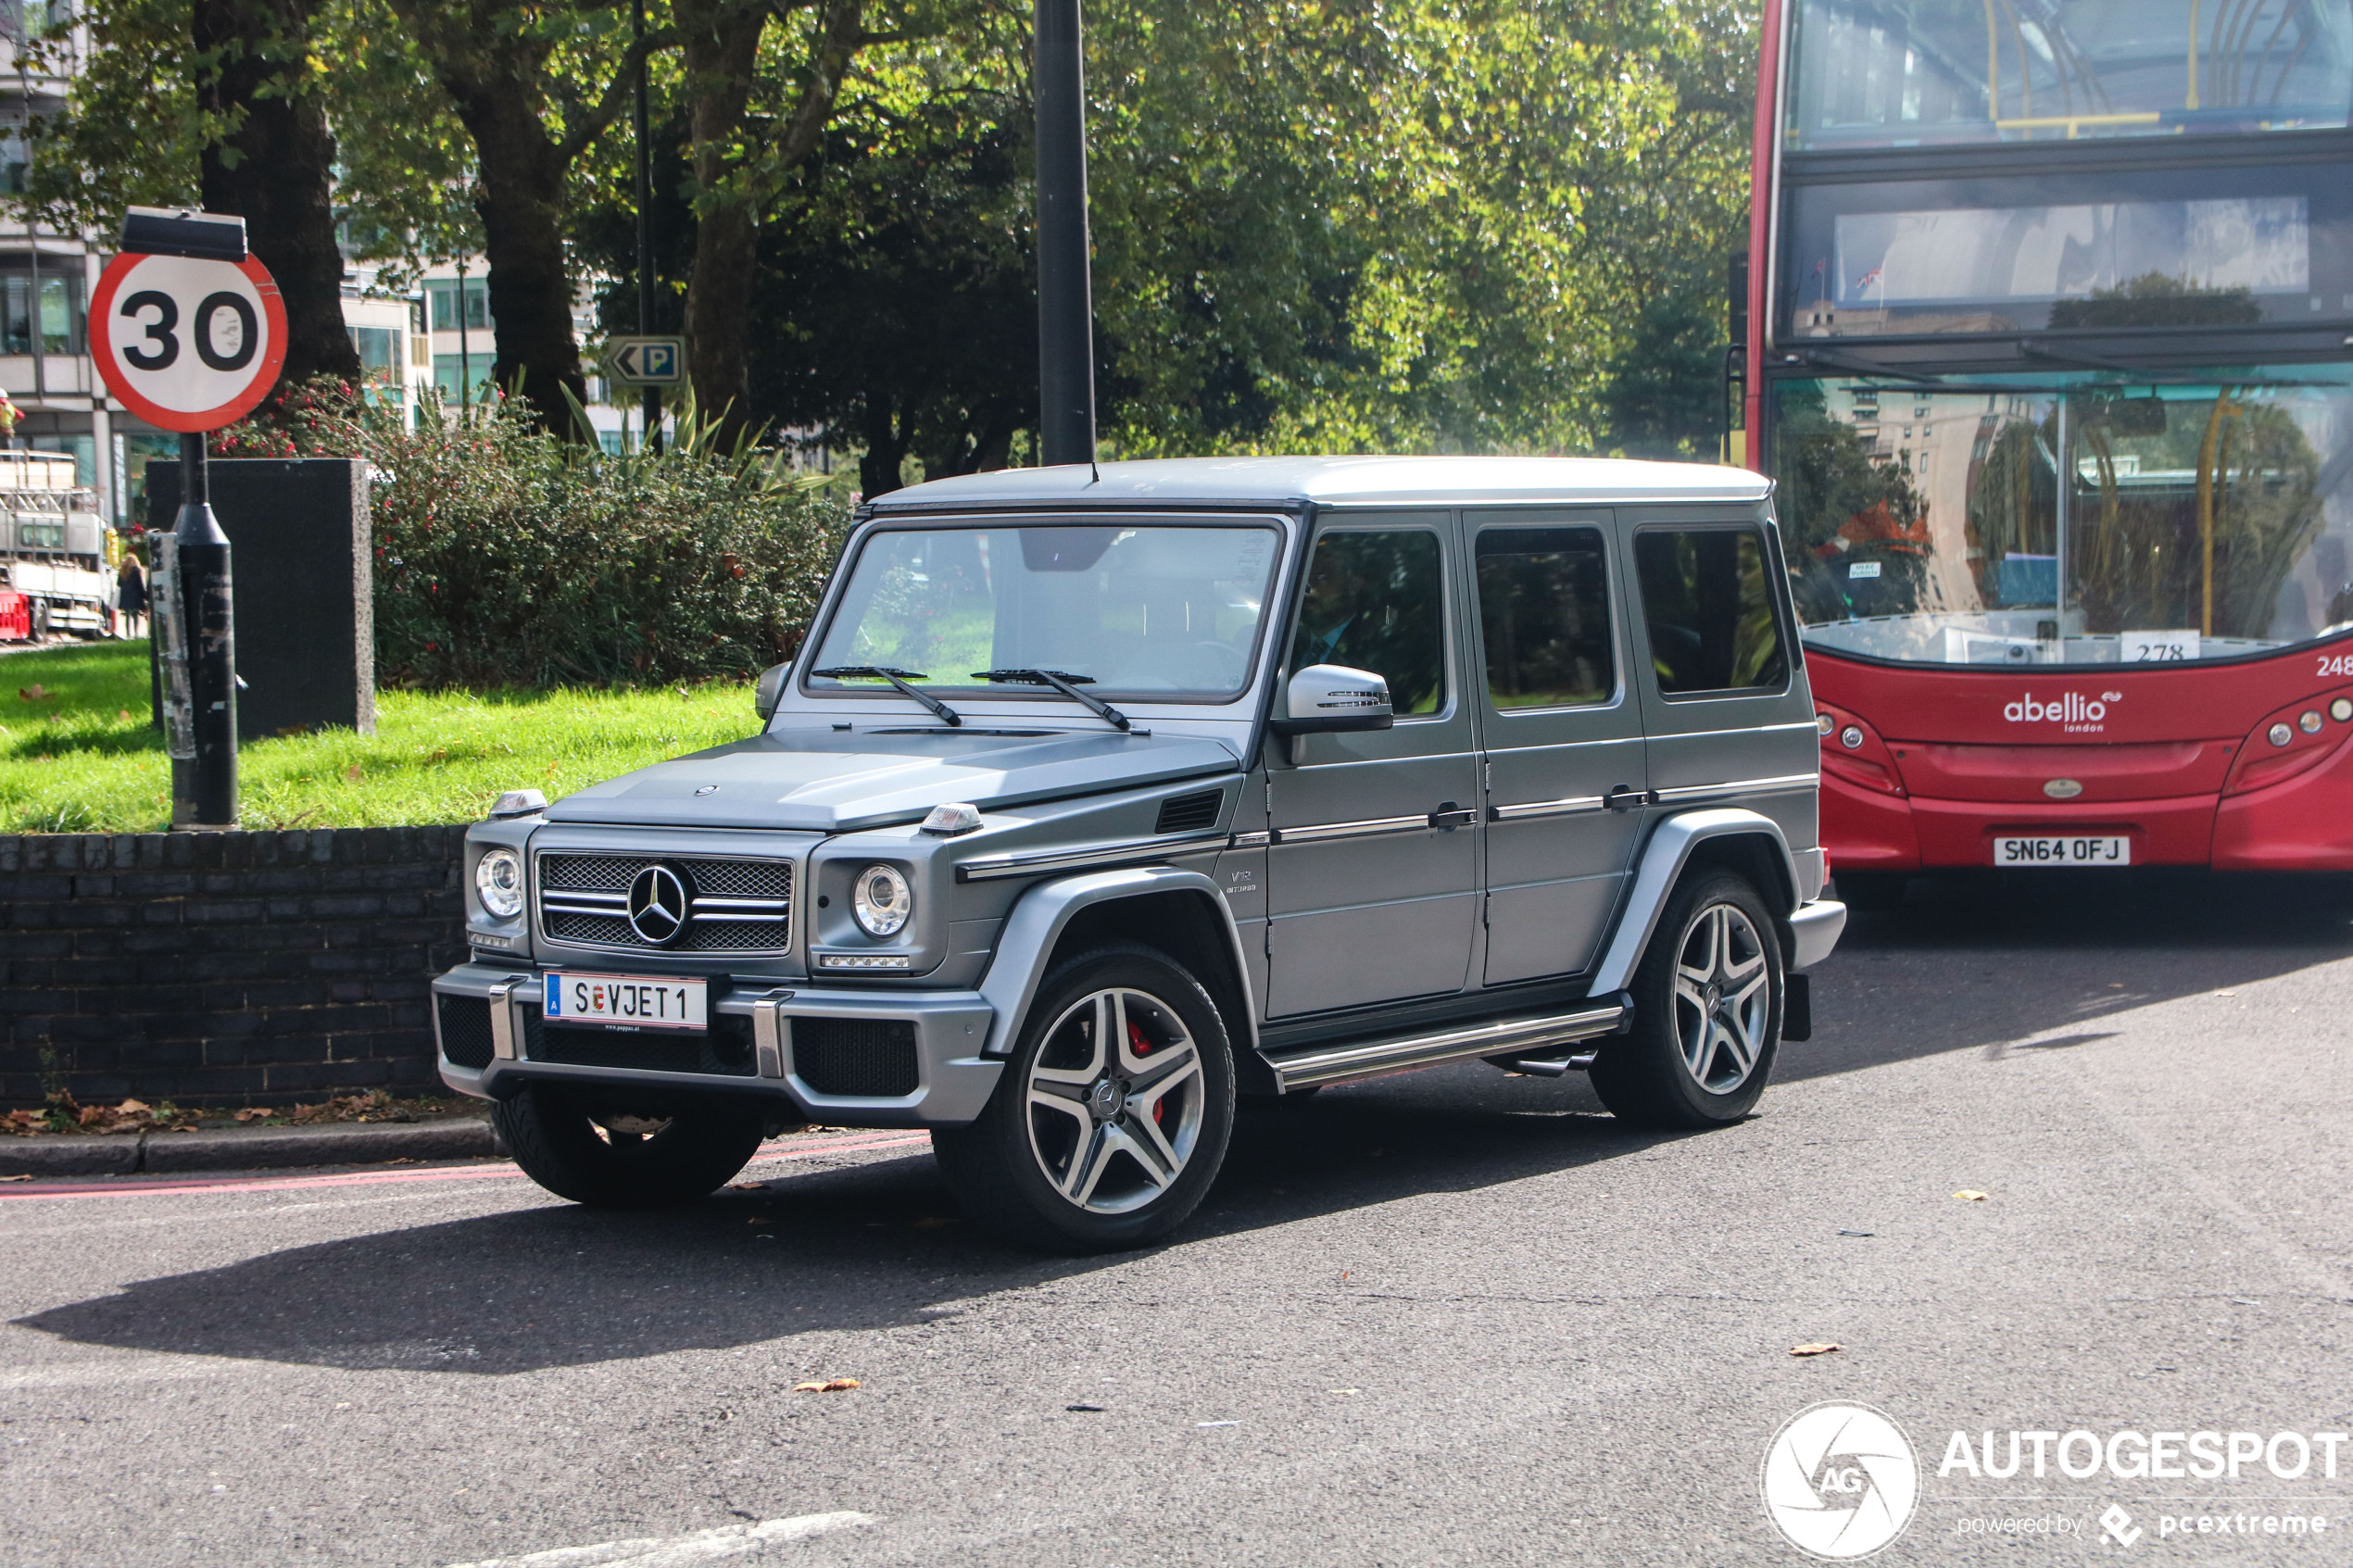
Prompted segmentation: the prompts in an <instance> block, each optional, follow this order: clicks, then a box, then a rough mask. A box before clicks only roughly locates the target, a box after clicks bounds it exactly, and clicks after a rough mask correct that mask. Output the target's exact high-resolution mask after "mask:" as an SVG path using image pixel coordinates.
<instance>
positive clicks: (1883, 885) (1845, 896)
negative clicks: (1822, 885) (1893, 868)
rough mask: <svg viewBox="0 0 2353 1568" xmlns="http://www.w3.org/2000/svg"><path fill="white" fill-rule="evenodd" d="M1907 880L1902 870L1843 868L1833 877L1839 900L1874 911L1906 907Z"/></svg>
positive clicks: (1851, 907)
mask: <svg viewBox="0 0 2353 1568" xmlns="http://www.w3.org/2000/svg"><path fill="white" fill-rule="evenodd" d="M1831 885H1832V887H1833V888H1835V889H1836V891H1837V894H1838V899H1839V902H1840V903H1842V904H1844V905H1845V906H1846V907H1847V908H1848V909H1862V910H1865V911H1867V912H1869V913H1874V914H1876V913H1881V912H1884V911H1886V910H1888V909H1901V908H1903V905H1904V889H1905V886H1906V878H1905V876H1904V873H1903V872H1838V873H1837V874H1836V875H1834V876H1832V877H1831Z"/></svg>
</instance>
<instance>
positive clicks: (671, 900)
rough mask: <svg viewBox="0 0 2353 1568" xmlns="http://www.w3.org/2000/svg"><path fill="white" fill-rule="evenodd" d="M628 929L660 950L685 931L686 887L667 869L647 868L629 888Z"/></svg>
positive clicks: (683, 881)
mask: <svg viewBox="0 0 2353 1568" xmlns="http://www.w3.org/2000/svg"><path fill="white" fill-rule="evenodd" d="M629 929H630V930H632V931H634V932H635V933H636V934H637V935H638V937H639V939H640V940H642V941H646V942H650V943H652V944H653V945H654V946H655V947H661V946H663V945H664V944H666V943H669V942H672V941H674V940H676V938H677V936H678V934H679V933H680V932H682V931H684V930H686V879H685V878H683V877H681V876H680V875H679V874H678V873H677V872H674V871H672V870H671V869H670V868H669V867H668V866H661V865H654V866H648V867H647V868H646V869H645V870H644V871H641V872H638V873H637V875H636V878H635V881H633V882H631V883H630V884H629Z"/></svg>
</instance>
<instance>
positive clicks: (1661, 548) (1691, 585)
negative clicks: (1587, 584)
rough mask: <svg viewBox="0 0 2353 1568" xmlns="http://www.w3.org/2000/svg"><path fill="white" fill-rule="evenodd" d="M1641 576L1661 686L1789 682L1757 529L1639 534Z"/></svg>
mask: <svg viewBox="0 0 2353 1568" xmlns="http://www.w3.org/2000/svg"><path fill="white" fill-rule="evenodd" d="M1634 573H1635V576H1636V577H1638V578H1639V579H1640V580H1641V582H1642V618H1643V619H1644V620H1645V621H1649V622H1650V639H1651V664H1652V666H1653V667H1654V668H1655V669H1656V671H1658V689H1659V690H1660V691H1662V692H1664V693H1666V694H1667V695H1668V696H1677V695H1680V694H1682V693H1688V692H1724V691H1746V690H1755V689H1758V688H1779V687H1780V686H1781V685H1783V684H1787V682H1788V679H1789V661H1788V659H1787V658H1786V657H1785V656H1784V655H1783V653H1782V651H1781V634H1780V627H1779V626H1777V625H1776V624H1775V623H1774V617H1773V591H1772V585H1771V584H1770V583H1768V582H1767V581H1766V577H1765V549H1764V546H1763V544H1762V543H1761V542H1760V541H1759V540H1758V538H1757V536H1756V533H1755V530H1754V529H1747V528H1740V529H1733V528H1710V529H1697V528H1694V529H1673V528H1654V529H1645V530H1644V531H1642V533H1637V534H1636V535H1634Z"/></svg>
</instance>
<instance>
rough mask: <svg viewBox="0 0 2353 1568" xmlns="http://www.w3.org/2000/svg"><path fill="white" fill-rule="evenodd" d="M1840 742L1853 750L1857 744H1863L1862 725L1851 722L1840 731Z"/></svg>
mask: <svg viewBox="0 0 2353 1568" xmlns="http://www.w3.org/2000/svg"><path fill="white" fill-rule="evenodd" d="M1838 744H1839V745H1841V746H1844V747H1846V749H1847V750H1849V751H1852V750H1854V749H1855V748H1856V746H1861V745H1862V744H1863V732H1862V729H1861V728H1860V726H1858V725H1855V724H1849V725H1847V726H1846V728H1844V729H1843V730H1841V731H1840V732H1839V733H1838Z"/></svg>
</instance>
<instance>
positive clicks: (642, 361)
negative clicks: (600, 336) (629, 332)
mask: <svg viewBox="0 0 2353 1568" xmlns="http://www.w3.org/2000/svg"><path fill="white" fill-rule="evenodd" d="M604 366H605V371H606V373H607V374H609V375H610V376H611V377H612V379H613V380H615V381H617V382H619V383H621V384H622V385H623V386H676V385H678V384H679V383H681V382H684V381H685V380H686V339H685V338H683V337H617V338H611V339H609V340H607V342H606V344H605V358H604Z"/></svg>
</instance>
